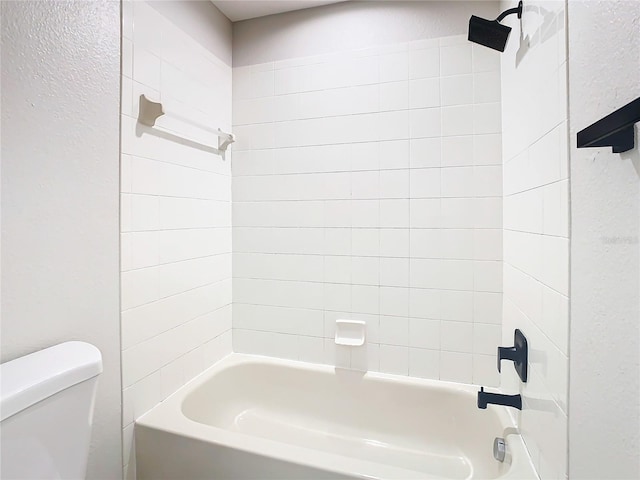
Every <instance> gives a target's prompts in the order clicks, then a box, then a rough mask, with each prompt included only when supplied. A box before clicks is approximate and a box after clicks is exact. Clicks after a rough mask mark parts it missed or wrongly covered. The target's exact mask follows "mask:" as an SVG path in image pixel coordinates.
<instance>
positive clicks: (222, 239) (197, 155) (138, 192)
mask: <svg viewBox="0 0 640 480" xmlns="http://www.w3.org/2000/svg"><path fill="white" fill-rule="evenodd" d="M122 34H123V39H122V112H121V113H122V117H121V118H122V149H121V150H122V157H121V162H122V163H121V171H122V174H121V192H122V195H121V212H122V217H121V232H122V233H121V254H122V266H121V270H122V349H123V351H122V380H123V388H124V391H123V428H124V430H123V437H124V441H123V448H124V452H123V456H124V465H125V469H124V475H125V478H134V477H135V461H134V460H135V456H134V455H133V452H132V449H133V441H132V439H133V422H134V420H135V419H136V418H137V417H139V416H140V415H142V414H144V413H145V412H146V411H148V410H149V409H150V408H152V407H153V406H155V405H156V404H157V403H158V402H160V401H162V400H163V399H164V398H166V397H167V396H168V395H170V394H171V393H173V392H175V391H176V390H177V389H178V388H180V387H181V386H182V385H184V384H185V383H186V382H187V381H189V380H190V379H191V378H193V377H194V376H195V375H197V374H198V373H200V372H202V371H203V370H204V369H205V368H206V367H207V366H209V365H211V364H212V363H214V362H215V361H216V360H218V359H219V358H222V357H223V356H225V355H227V354H228V353H230V352H231V324H232V318H231V302H232V299H231V288H232V278H231V263H232V255H231V247H232V242H231V233H232V232H231V168H230V165H231V161H230V155H229V154H227V158H226V159H225V158H222V157H221V156H219V155H217V154H216V153H214V152H212V151H211V149H210V148H206V147H202V146H199V145H197V144H198V143H201V144H204V145H211V146H217V137H216V136H215V135H213V133H212V130H214V129H215V128H218V127H220V128H222V129H227V130H230V129H231V93H232V72H231V67H229V66H227V65H226V64H224V63H223V62H222V61H221V60H219V59H218V58H217V57H215V56H214V55H213V54H212V53H211V52H209V51H208V50H207V49H205V48H204V47H202V46H201V45H200V44H199V43H197V42H196V41H194V40H193V39H192V38H191V37H190V36H189V32H185V31H183V30H181V28H180V27H179V26H177V25H176V24H174V23H173V22H172V20H171V19H169V18H166V17H164V16H163V15H161V14H160V13H159V12H158V11H156V10H155V9H154V8H153V7H152V6H150V5H149V4H148V3H146V2H144V1H135V2H129V1H125V2H123V30H122ZM185 52H188V53H189V54H188V55H185ZM141 94H144V95H146V96H147V97H148V98H149V99H151V100H153V101H162V103H163V105H164V106H165V110H166V111H167V116H166V117H161V118H160V119H159V120H158V122H157V124H158V125H160V126H161V127H164V128H165V129H167V130H170V131H171V132H174V133H175V135H177V136H178V137H183V138H187V139H189V140H180V139H179V138H175V137H172V136H171V135H165V134H163V133H160V132H159V131H158V130H156V129H151V128H148V127H145V126H142V125H140V124H138V123H137V116H138V108H139V107H138V99H139V97H140V95H141ZM172 113H173V114H175V115H174V116H173V118H170V117H169V115H170V114H172ZM182 119H184V121H183V120H182Z"/></svg>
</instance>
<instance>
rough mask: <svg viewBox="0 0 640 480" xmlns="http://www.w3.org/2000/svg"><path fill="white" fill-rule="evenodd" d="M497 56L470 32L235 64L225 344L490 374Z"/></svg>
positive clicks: (496, 230) (403, 370) (496, 312)
mask: <svg viewBox="0 0 640 480" xmlns="http://www.w3.org/2000/svg"><path fill="white" fill-rule="evenodd" d="M405 7H406V6H405ZM325 8H330V9H332V10H331V12H334V10H333V7H325ZM361 8H362V9H363V12H367V11H368V9H369V8H370V5H368V4H362V6H361ZM403 8H404V7H403V6H401V7H400V10H399V11H400V12H404V14H405V15H406V14H407V12H406V10H403ZM422 9H423V6H422V4H416V9H415V10H414V11H413V14H414V15H423V14H424V12H423V10H422ZM313 11H315V12H316V14H317V15H320V16H322V15H324V13H322V11H323V10H322V9H315V10H313ZM453 11H454V13H456V14H459V16H458V17H456V18H457V20H458V21H457V23H455V26H456V28H458V27H459V26H464V25H466V22H467V21H468V16H465V17H462V15H463V14H462V13H459V12H460V11H464V9H462V10H459V9H458V7H456V9H454V10H453ZM354 12H355V11H351V13H352V15H355V13H354ZM464 15H466V11H464ZM423 16H424V15H423ZM365 17H366V15H365ZM450 17H451V16H450V15H449V16H446V15H445V18H450ZM314 18H315V17H314ZM322 18H324V17H322ZM354 18H355V17H354V16H352V17H351V21H353V20H354ZM425 18H426V19H427V20H429V17H428V16H427V17H425ZM265 21H268V22H269V23H270V24H272V23H273V21H274V20H273V19H266V20H265ZM426 23H427V24H428V21H426ZM312 24H313V22H312ZM358 25H360V26H363V28H364V26H366V22H365V21H361V23H359V24H358ZM452 25H453V23H452ZM465 28H466V27H465ZM372 29H374V30H375V28H374V27H372ZM258 30H259V28H258ZM298 31H299V33H300V34H302V32H307V33H308V35H309V36H311V35H312V34H313V35H315V34H316V33H318V32H317V31H316V29H315V27H314V28H311V29H308V30H307V25H306V23H305V24H302V25H299V26H298ZM324 33H325V34H327V35H328V36H329V37H331V35H330V32H324ZM429 33H431V32H429ZM237 37H238V34H236V38H237ZM252 38H253V41H255V42H257V44H261V43H262V42H261V41H260V39H259V38H256V37H252ZM309 49H310V50H312V51H313V49H314V47H313V45H310V46H309ZM268 56H269V55H268ZM498 69H499V56H498V54H497V53H495V52H491V51H489V50H487V49H485V48H482V47H477V46H472V45H471V44H470V43H469V42H468V41H467V40H466V36H449V37H442V38H440V39H438V38H435V39H434V38H431V39H428V40H422V41H414V42H409V43H394V44H392V45H386V46H383V47H380V48H369V49H365V50H355V51H354V50H351V49H346V48H345V49H343V50H342V51H340V52H339V53H336V54H329V55H324V56H305V57H302V58H289V59H287V60H281V61H277V62H269V63H262V64H257V65H252V66H246V67H235V68H234V131H235V132H236V134H237V135H238V143H237V145H236V147H235V156H234V167H233V175H234V177H233V195H234V197H233V200H234V210H233V225H234V238H233V241H234V248H233V250H234V349H235V350H236V351H242V352H251V353H260V354H266V355H274V356H280V357H286V358H294V359H300V360H305V361H311V362H321V363H328V364H332V365H339V366H343V367H351V368H356V369H365V370H366V369H368V370H373V371H377V370H380V371H383V372H389V373H397V374H403V375H413V376H419V377H427V378H441V379H443V380H454V381H461V382H476V383H484V384H489V385H495V384H497V383H498V378H497V372H496V370H495V358H494V352H495V347H496V345H497V344H498V343H499V340H500V335H501V329H500V318H501V302H502V300H501V292H502V263H501V260H502V232H501V228H502V198H501V196H502V167H501V153H500V150H501V140H500V134H499V133H500V130H501V126H500V104H499V99H500V78H499V71H498ZM474 152H475V153H474ZM338 318H347V319H349V318H351V319H360V320H365V321H366V322H367V335H368V339H367V345H366V346H364V347H360V348H348V347H336V346H335V344H334V340H333V336H334V325H335V320H336V319H338Z"/></svg>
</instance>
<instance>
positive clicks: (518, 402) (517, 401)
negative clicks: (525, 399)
mask: <svg viewBox="0 0 640 480" xmlns="http://www.w3.org/2000/svg"><path fill="white" fill-rule="evenodd" d="M490 403H492V404H494V405H504V406H505V407H513V408H517V409H518V410H522V397H521V396H520V394H518V395H503V394H501V393H489V392H485V391H484V387H480V391H479V392H478V408H482V409H483V410H484V409H485V408H487V405H488V404H490Z"/></svg>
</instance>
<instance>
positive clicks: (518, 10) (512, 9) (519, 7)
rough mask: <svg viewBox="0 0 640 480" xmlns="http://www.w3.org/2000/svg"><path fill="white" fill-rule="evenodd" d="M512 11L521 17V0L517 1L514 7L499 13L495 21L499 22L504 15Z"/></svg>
mask: <svg viewBox="0 0 640 480" xmlns="http://www.w3.org/2000/svg"><path fill="white" fill-rule="evenodd" d="M513 13H517V14H518V18H522V2H518V6H517V7H514V8H510V9H509V10H505V11H504V12H502V13H501V14H500V16H499V17H498V18H496V22H501V21H502V20H503V19H504V17H506V16H508V15H511V14H513Z"/></svg>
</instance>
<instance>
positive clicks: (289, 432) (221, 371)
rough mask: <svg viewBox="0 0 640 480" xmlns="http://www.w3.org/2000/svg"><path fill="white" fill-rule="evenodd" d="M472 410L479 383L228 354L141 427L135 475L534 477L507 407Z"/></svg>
mask: <svg viewBox="0 0 640 480" xmlns="http://www.w3.org/2000/svg"><path fill="white" fill-rule="evenodd" d="M476 402H477V388H476V387H473V386H471V385H461V384H454V383H448V382H442V381H436V380H421V379H413V378H408V377H400V376H395V375H386V374H379V373H364V372H356V371H352V370H342V369H338V368H333V367H329V366H323V365H312V364H306V363H301V362H296V361H289V360H279V359H271V358H267V357H259V356H251V355H242V354H232V355H230V356H228V357H226V358H225V359H223V360H222V361H220V362H218V363H217V364H215V365H214V366H212V367H211V368H209V369H208V370H207V371H206V372H204V373H203V374H202V375H200V376H199V377H197V378H196V379H194V380H193V381H192V382H190V383H189V384H187V385H186V386H185V387H183V388H182V389H181V390H179V391H178V392H176V393H175V394H174V395H172V396H171V397H169V398H168V399H167V400H165V401H164V402H163V403H161V404H160V405H158V406H157V407H155V408H154V409H153V410H151V411H150V412H149V413H147V414H146V415H144V416H143V417H142V418H140V419H139V420H138V421H137V423H136V458H137V475H138V478H139V479H141V480H152V479H153V480H158V479H170V478H171V479H176V478H180V479H194V480H195V479H205V478H207V479H216V478H220V479H337V478H350V479H355V478H370V479H383V478H384V479H386V478H388V479H429V478H432V479H435V478H438V479H494V478H505V479H508V478H510V479H522V480H523V479H532V480H533V479H536V478H538V477H537V475H536V473H535V470H534V469H533V467H532V464H531V461H530V459H529V456H528V454H527V452H526V449H525V445H524V442H523V440H522V437H521V436H520V435H519V434H518V431H517V429H516V428H515V427H514V424H513V422H512V420H511V417H510V415H509V412H508V411H507V407H504V406H491V407H490V408H488V409H486V410H480V409H478V407H477V403H476ZM496 437H499V438H504V440H505V444H506V456H505V458H504V461H502V462H500V461H498V460H496V459H495V458H494V455H493V444H494V439H495V438H496Z"/></svg>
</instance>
